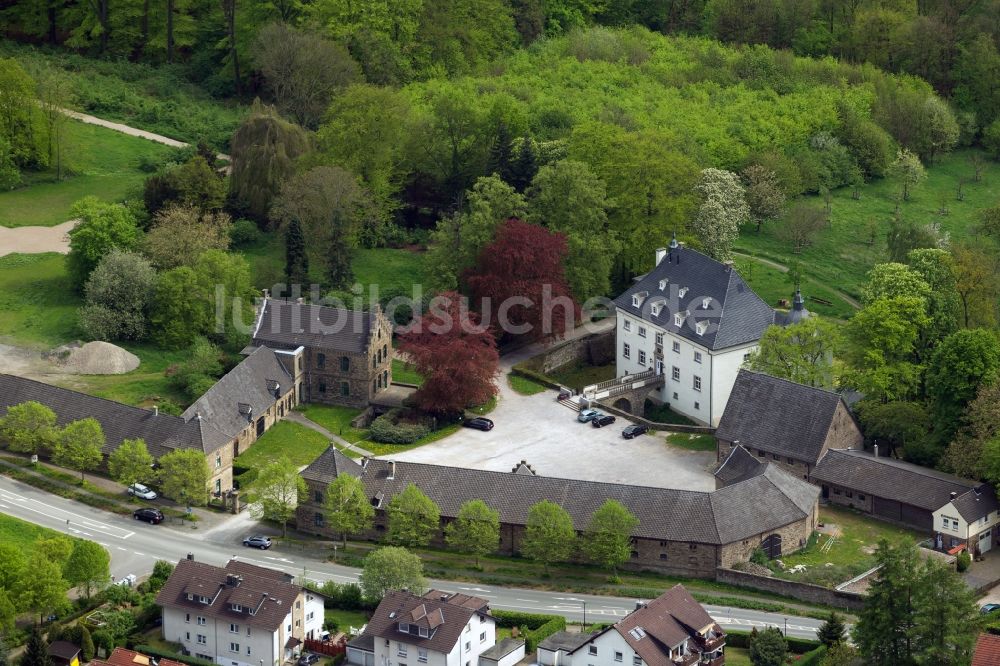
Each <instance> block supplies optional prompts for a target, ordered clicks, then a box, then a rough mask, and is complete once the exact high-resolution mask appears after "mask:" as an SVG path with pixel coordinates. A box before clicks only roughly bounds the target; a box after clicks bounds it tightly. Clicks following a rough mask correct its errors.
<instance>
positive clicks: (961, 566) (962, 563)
mask: <svg viewBox="0 0 1000 666" xmlns="http://www.w3.org/2000/svg"><path fill="white" fill-rule="evenodd" d="M970 564H972V556H971V555H969V551H967V550H963V551H962V552H961V553H959V554H958V559H957V560H956V561H955V566H956V567H957V568H958V573H962V572H963V571H966V570H968V568H969V565H970Z"/></svg>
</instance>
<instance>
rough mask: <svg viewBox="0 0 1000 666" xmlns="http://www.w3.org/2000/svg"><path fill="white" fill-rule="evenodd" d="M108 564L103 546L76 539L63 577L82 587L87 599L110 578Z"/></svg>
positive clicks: (109, 560)
mask: <svg viewBox="0 0 1000 666" xmlns="http://www.w3.org/2000/svg"><path fill="white" fill-rule="evenodd" d="M110 564H111V556H110V555H109V554H108V551H106V550H105V549H104V546H102V545H101V544H99V543H97V542H95V541H88V540H86V539H77V540H76V541H74V542H73V551H72V552H71V553H70V555H69V559H68V560H66V566H64V567H63V577H64V578H65V579H66V581H67V582H68V583H69V584H70V585H72V586H73V587H82V588H83V592H84V595H85V596H86V597H87V598H88V599H89V598H90V592H91V590H93V589H94V588H97V589H100V587H101V586H102V585H104V584H105V583H107V582H108V581H109V580H111V569H110ZM91 648H93V645H91Z"/></svg>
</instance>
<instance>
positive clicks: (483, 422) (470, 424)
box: [462, 416, 493, 432]
mask: <svg viewBox="0 0 1000 666" xmlns="http://www.w3.org/2000/svg"><path fill="white" fill-rule="evenodd" d="M462 425H464V426H465V427H466V428H475V429H476V430H482V431H484V432H485V431H487V430H493V421H491V420H490V419H487V418H483V417H482V416H477V417H476V418H474V419H469V420H468V421H464V422H463V423H462Z"/></svg>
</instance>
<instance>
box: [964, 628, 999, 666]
mask: <svg viewBox="0 0 1000 666" xmlns="http://www.w3.org/2000/svg"><path fill="white" fill-rule="evenodd" d="M997 664H1000V636H997V635H996V634H987V633H983V634H979V638H978V639H976V649H975V650H973V652H972V664H971V665H970V666H997Z"/></svg>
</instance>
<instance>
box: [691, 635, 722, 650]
mask: <svg viewBox="0 0 1000 666" xmlns="http://www.w3.org/2000/svg"><path fill="white" fill-rule="evenodd" d="M694 642H695V645H697V646H698V649H699V650H701V651H702V652H715V651H716V650H718V649H719V648H720V647H722V646H723V645H725V644H726V637H725V636H716V637H714V638H706V637H704V636H695V637H694Z"/></svg>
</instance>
